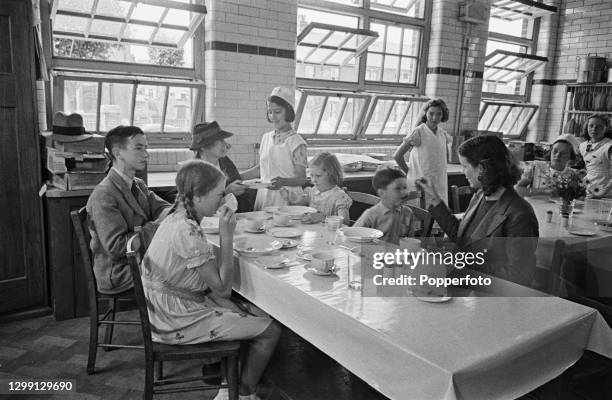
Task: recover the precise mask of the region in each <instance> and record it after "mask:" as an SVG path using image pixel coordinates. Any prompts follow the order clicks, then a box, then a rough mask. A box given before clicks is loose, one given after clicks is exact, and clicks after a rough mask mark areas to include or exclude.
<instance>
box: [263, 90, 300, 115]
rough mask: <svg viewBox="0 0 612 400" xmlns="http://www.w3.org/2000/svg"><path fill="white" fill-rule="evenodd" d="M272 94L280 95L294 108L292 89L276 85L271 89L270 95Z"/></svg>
mask: <svg viewBox="0 0 612 400" xmlns="http://www.w3.org/2000/svg"><path fill="white" fill-rule="evenodd" d="M272 96H276V97H280V98H281V99H283V100H285V101H286V102H287V103H288V104H289V105H290V106H291V108H293V109H294V110H295V92H294V91H293V90H291V89H289V88H288V87H285V86H277V87H275V88H274V89H272V93H270V97H272ZM268 99H269V98H268Z"/></svg>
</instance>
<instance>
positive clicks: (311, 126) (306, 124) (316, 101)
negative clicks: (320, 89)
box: [298, 96, 324, 134]
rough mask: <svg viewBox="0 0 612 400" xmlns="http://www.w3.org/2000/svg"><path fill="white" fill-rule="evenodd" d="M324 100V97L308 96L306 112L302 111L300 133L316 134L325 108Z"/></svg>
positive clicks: (305, 106)
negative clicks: (318, 122) (316, 128)
mask: <svg viewBox="0 0 612 400" xmlns="http://www.w3.org/2000/svg"><path fill="white" fill-rule="evenodd" d="M323 100H324V97H322V96H308V98H307V99H306V104H305V105H304V111H302V119H301V120H300V126H299V128H298V133H304V134H312V133H314V130H315V126H316V124H317V120H318V119H319V114H320V113H321V110H322V108H323Z"/></svg>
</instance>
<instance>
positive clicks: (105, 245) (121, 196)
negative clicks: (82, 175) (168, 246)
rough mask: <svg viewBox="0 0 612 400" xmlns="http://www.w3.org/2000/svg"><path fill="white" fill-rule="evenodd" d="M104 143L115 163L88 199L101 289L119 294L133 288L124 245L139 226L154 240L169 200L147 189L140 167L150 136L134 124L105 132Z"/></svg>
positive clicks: (145, 157)
mask: <svg viewBox="0 0 612 400" xmlns="http://www.w3.org/2000/svg"><path fill="white" fill-rule="evenodd" d="M105 146H106V149H107V151H108V153H109V154H110V157H111V160H112V161H113V167H112V168H111V169H110V171H109V172H108V175H107V176H106V178H104V180H103V181H102V182H100V183H99V184H98V185H97V186H96V187H95V189H94V190H93V192H92V193H91V195H90V196H89V200H88V201H87V214H88V216H89V221H90V233H91V243H90V247H91V250H92V252H93V258H94V260H93V264H94V274H95V276H96V281H97V285H98V290H99V291H100V292H102V293H119V292H122V291H125V290H127V289H129V288H131V287H132V277H131V274H130V269H129V266H128V265H127V258H126V255H125V253H126V244H127V241H128V239H129V238H130V236H131V235H133V234H134V228H135V227H137V226H141V227H142V229H143V231H144V234H145V237H148V238H152V237H153V234H154V233H155V230H156V229H157V226H158V225H159V222H161V220H162V219H163V218H164V217H165V216H166V214H167V213H168V211H169V210H170V204H169V203H168V202H166V201H165V200H163V199H161V198H160V197H158V196H157V195H156V194H155V193H153V192H152V191H150V190H149V188H147V185H146V184H145V182H144V181H143V180H142V179H139V178H136V177H135V173H136V171H141V170H143V169H144V168H145V166H146V163H147V159H148V157H149V155H148V153H147V139H146V137H145V135H144V133H143V132H142V130H141V129H140V128H138V127H136V126H118V127H116V128H113V129H112V130H110V131H109V132H108V133H107V135H106V140H105Z"/></svg>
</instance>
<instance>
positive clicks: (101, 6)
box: [62, 0, 132, 19]
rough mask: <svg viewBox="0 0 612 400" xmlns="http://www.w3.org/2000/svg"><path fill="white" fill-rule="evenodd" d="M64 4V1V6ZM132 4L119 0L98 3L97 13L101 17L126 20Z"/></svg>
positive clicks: (106, 0)
mask: <svg viewBox="0 0 612 400" xmlns="http://www.w3.org/2000/svg"><path fill="white" fill-rule="evenodd" d="M63 3H64V2H63V1H62V4H63ZM131 5H132V3H131V2H128V1H117V0H105V1H100V2H98V8H96V13H97V14H100V15H107V16H110V17H119V18H124V19H125V17H126V16H127V13H128V11H129V10H130V7H131Z"/></svg>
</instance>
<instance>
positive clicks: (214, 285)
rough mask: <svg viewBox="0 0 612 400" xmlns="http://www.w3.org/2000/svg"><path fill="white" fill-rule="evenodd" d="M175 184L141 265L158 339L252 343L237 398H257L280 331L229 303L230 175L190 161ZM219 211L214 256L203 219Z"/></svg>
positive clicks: (244, 306) (242, 305)
mask: <svg viewBox="0 0 612 400" xmlns="http://www.w3.org/2000/svg"><path fill="white" fill-rule="evenodd" d="M176 186H177V191H178V195H177V197H176V202H175V205H174V211H173V212H172V213H171V214H170V215H168V217H167V218H166V219H165V220H164V222H163V223H162V224H161V225H160V226H159V228H158V230H157V232H156V234H155V236H154V238H153V240H152V242H151V244H150V246H149V248H148V250H147V253H146V254H145V257H144V259H143V262H142V283H143V286H144V289H145V296H146V298H147V301H148V306H149V318H150V320H151V326H152V332H151V333H152V336H153V341H155V342H161V343H168V344H194V343H204V342H209V341H223V340H249V350H248V352H246V356H245V359H244V360H243V362H242V371H241V380H240V388H239V392H240V399H242V400H246V399H250V400H256V399H258V397H257V395H256V394H255V390H256V386H257V383H258V382H259V379H260V378H261V375H262V373H263V371H264V369H265V367H266V365H267V363H268V360H269V359H270V357H271V355H272V353H273V351H274V348H275V346H276V342H277V341H278V337H279V335H280V326H279V324H278V323H276V322H275V321H273V320H272V319H271V318H270V317H269V316H267V315H266V314H265V313H264V312H263V311H261V310H259V309H258V308H256V307H255V306H254V305H252V304H248V303H246V302H242V301H239V300H237V299H235V298H232V297H231V293H232V282H233V281H234V274H235V269H234V256H233V240H234V229H235V227H236V217H235V215H234V212H233V211H232V210H231V209H230V208H229V207H227V206H225V205H224V206H221V208H219V206H220V205H221V202H222V200H223V197H224V194H225V175H224V174H223V172H221V171H220V170H219V169H217V168H216V167H215V166H214V165H212V164H210V163H207V162H205V161H202V160H191V161H188V162H186V163H184V164H183V165H182V166H181V168H180V170H179V171H178V173H177V176H176ZM218 209H219V237H220V251H219V252H218V256H215V253H214V251H213V246H212V245H211V244H210V243H208V241H207V240H206V235H205V233H204V232H203V231H202V229H201V227H200V221H201V220H202V218H203V217H207V216H212V215H213V214H214V213H215V212H216V211H217V210H218ZM221 395H223V393H221Z"/></svg>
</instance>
